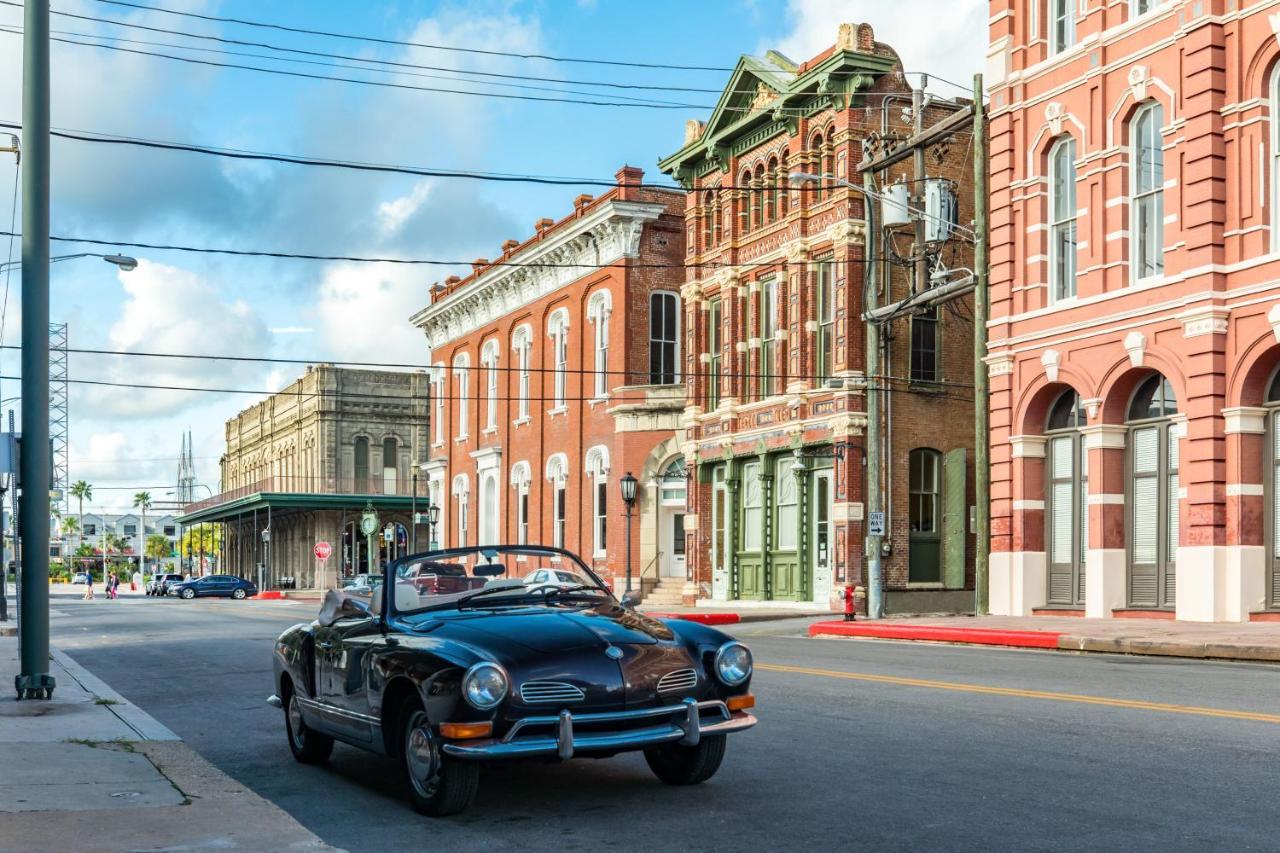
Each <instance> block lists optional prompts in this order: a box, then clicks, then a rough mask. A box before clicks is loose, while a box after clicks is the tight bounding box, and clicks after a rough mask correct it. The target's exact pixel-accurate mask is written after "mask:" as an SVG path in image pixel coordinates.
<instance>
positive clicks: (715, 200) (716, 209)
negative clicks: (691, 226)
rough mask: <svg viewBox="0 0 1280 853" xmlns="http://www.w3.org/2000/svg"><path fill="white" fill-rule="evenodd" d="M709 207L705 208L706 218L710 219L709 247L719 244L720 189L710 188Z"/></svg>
mask: <svg viewBox="0 0 1280 853" xmlns="http://www.w3.org/2000/svg"><path fill="white" fill-rule="evenodd" d="M710 195H711V207H710V208H709V209H708V210H707V218H708V219H709V220H710V221H711V247H712V248H715V247H716V246H718V245H720V191H719V190H712V191H711V193H710Z"/></svg>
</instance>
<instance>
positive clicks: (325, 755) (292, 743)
mask: <svg viewBox="0 0 1280 853" xmlns="http://www.w3.org/2000/svg"><path fill="white" fill-rule="evenodd" d="M284 729H285V733H286V734H287V735H288V736H289V751H290V752H292V753H293V757H294V758H295V759H296V760H297V761H299V762H300V763H302V764H323V763H324V762H326V761H328V760H329V756H330V755H332V754H333V738H331V737H329V736H328V735H322V734H320V733H319V732H317V731H315V730H314V729H312V728H310V727H308V726H307V724H306V722H305V721H304V720H303V719H302V707H301V706H300V705H299V704H298V694H297V693H296V692H295V691H293V690H289V692H288V695H287V696H285V704H284Z"/></svg>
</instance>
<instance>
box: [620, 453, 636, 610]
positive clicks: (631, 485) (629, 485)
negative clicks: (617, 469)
mask: <svg viewBox="0 0 1280 853" xmlns="http://www.w3.org/2000/svg"><path fill="white" fill-rule="evenodd" d="M618 485H619V486H620V487H621V489H622V502H623V503H624V504H626V505H627V592H631V510H632V508H633V507H634V506H635V504H636V478H635V477H634V476H632V474H631V472H630V471H628V472H627V473H625V474H623V475H622V479H621V480H620V481H619V482H618Z"/></svg>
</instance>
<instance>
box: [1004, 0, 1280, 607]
mask: <svg viewBox="0 0 1280 853" xmlns="http://www.w3.org/2000/svg"><path fill="white" fill-rule="evenodd" d="M1274 12H1275V4H1274V3H1265V2H1248V0H1196V2H1189V1H1188V2H1180V0H1167V1H1166V2H1156V0H1130V2H1123V3H1118V2H1103V0H1070V2H1065V1H1064V0H1049V2H1048V3H1047V4H1046V2H1045V1H1044V0H1036V1H1035V2H1032V0H993V2H992V3H991V46H990V52H989V73H988V77H987V83H988V85H989V87H990V91H991V116H992V120H991V130H992V145H991V148H992V150H991V155H992V156H991V178H992V186H991V189H992V232H991V233H992V269H991V272H992V276H991V295H992V321H991V347H990V357H989V364H990V375H991V377H992V403H991V404H992V437H991V440H992V462H993V486H992V519H993V541H992V550H993V554H992V563H991V604H992V611H993V612H997V613H1009V614H1027V613H1031V612H1033V611H1035V610H1037V609H1040V608H1049V609H1058V610H1061V611H1065V612H1074V613H1083V614H1085V615H1088V616H1094V617H1109V616H1127V615H1153V616H1166V617H1168V618H1174V617H1176V618H1178V619H1186V620H1197V621H1244V620H1248V619H1250V618H1251V615H1252V614H1264V615H1265V612H1266V611H1272V610H1274V609H1276V608H1277V607H1278V606H1280V545H1278V543H1277V536H1276V532H1275V531H1276V529H1277V518H1276V511H1277V495H1280V489H1278V487H1280V467H1277V466H1278V464H1280V453H1278V452H1277V449H1278V448H1277V435H1278V433H1280V431H1278V429H1277V425H1278V418H1280V415H1278V414H1277V411H1278V407H1280V383H1277V381H1276V368H1277V365H1278V364H1280V345H1278V344H1277V338H1278V337H1280V286H1277V284H1276V281H1277V279H1278V278H1280V255H1278V254H1277V249H1278V248H1280V242H1278V241H1277V234H1278V233H1280V231H1278V229H1277V220H1276V217H1277V210H1278V209H1280V198H1277V189H1278V186H1280V185H1278V183H1277V175H1278V172H1277V168H1276V167H1277V164H1278V163H1280V160H1277V157H1278V155H1280V146H1278V145H1277V138H1278V137H1277V126H1278V125H1277V124H1276V115H1277V108H1278V106H1280V105H1278V103H1277V96H1278V89H1277V80H1278V79H1280V78H1278V72H1277V67H1278V60H1280V44H1277V40H1276V36H1275V30H1274V26H1273V21H1272V20H1270V19H1272V18H1273V17H1274Z"/></svg>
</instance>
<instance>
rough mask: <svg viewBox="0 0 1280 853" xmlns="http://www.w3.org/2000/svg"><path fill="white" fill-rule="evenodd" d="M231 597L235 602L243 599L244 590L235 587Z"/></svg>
mask: <svg viewBox="0 0 1280 853" xmlns="http://www.w3.org/2000/svg"><path fill="white" fill-rule="evenodd" d="M231 597H232V598H234V599H237V600H239V599H241V598H244V590H243V589H241V588H239V587H236V589H235V590H233V591H232V593H231Z"/></svg>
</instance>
